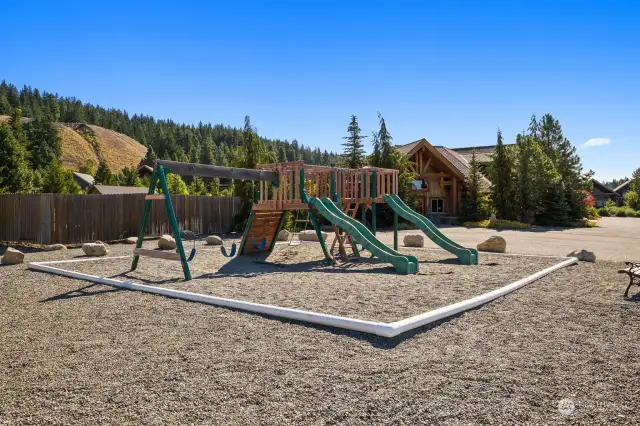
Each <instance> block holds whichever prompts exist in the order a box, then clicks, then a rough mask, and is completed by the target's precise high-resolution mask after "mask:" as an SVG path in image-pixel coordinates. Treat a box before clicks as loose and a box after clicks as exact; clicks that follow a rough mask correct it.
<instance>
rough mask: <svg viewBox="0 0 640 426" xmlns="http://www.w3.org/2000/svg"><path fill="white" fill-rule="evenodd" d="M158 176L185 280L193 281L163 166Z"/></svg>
mask: <svg viewBox="0 0 640 426" xmlns="http://www.w3.org/2000/svg"><path fill="white" fill-rule="evenodd" d="M167 171H168V170H167ZM158 174H159V176H158V177H159V179H160V189H162V193H163V194H164V195H165V197H164V205H165V207H166V208H167V214H168V215H169V223H170V224H171V230H172V231H173V235H174V237H175V239H176V245H177V246H178V254H180V262H181V263H182V271H183V272H184V279H185V280H187V281H189V280H191V271H190V270H189V262H187V255H186V254H185V253H184V247H183V246H182V237H181V236H180V228H179V227H178V220H177V219H176V213H175V212H174V211H173V204H172V203H171V194H169V188H168V187H167V179H166V176H165V171H164V168H163V167H162V165H161V164H158Z"/></svg>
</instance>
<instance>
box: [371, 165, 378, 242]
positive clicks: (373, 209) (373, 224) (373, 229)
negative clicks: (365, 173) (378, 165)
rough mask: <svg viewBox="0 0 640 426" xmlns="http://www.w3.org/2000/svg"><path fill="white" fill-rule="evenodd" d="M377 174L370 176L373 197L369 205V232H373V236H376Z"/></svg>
mask: <svg viewBox="0 0 640 426" xmlns="http://www.w3.org/2000/svg"><path fill="white" fill-rule="evenodd" d="M376 175H377V173H376V172H375V171H374V172H373V173H372V174H371V177H372V179H371V196H372V197H373V204H372V205H371V232H373V235H376V214H377V213H378V212H377V209H376V206H377V204H376V198H377V196H378V188H377V186H376V183H377V182H376V181H377V176H376Z"/></svg>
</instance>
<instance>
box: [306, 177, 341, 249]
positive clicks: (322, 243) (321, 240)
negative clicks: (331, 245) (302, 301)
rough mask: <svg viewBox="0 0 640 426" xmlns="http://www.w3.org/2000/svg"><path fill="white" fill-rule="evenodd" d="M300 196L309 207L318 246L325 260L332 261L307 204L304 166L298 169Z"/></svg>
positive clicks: (318, 226) (311, 209)
mask: <svg viewBox="0 0 640 426" xmlns="http://www.w3.org/2000/svg"><path fill="white" fill-rule="evenodd" d="M300 196H301V197H302V202H303V203H305V204H306V205H307V208H308V209H309V220H311V224H312V225H313V228H314V229H315V231H316V235H317V236H318V241H319V242H320V247H322V252H323V253H324V257H325V258H326V259H327V260H330V261H333V258H332V257H331V254H330V253H329V249H327V244H326V243H325V241H324V238H322V231H321V230H320V224H319V223H318V218H316V215H315V213H314V211H313V208H312V207H311V205H310V204H309V196H308V195H307V189H306V188H305V187H304V168H302V169H300Z"/></svg>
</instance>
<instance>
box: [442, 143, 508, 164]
mask: <svg viewBox="0 0 640 426" xmlns="http://www.w3.org/2000/svg"><path fill="white" fill-rule="evenodd" d="M504 145H505V146H513V145H515V144H511V143H506V144H504ZM451 149H452V150H453V151H455V152H457V153H459V154H460V155H462V156H463V157H464V158H466V159H467V161H471V156H472V155H473V152H474V151H475V153H476V161H478V162H480V163H489V162H491V155H492V154H493V153H494V151H495V150H496V145H483V146H468V147H463V148H451Z"/></svg>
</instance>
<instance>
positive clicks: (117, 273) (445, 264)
mask: <svg viewBox="0 0 640 426" xmlns="http://www.w3.org/2000/svg"><path fill="white" fill-rule="evenodd" d="M149 247H152V243H150V244H149ZM402 251H403V252H405V253H410V254H414V255H416V256H417V257H418V259H419V260H420V261H421V264H420V272H419V273H418V274H417V275H399V274H397V273H396V272H395V270H394V269H393V268H392V267H391V266H390V264H389V263H384V262H380V261H378V260H377V259H375V258H374V259H372V258H370V257H369V256H368V255H367V252H365V253H364V255H363V257H362V258H361V260H360V261H358V262H356V263H353V264H350V265H347V266H333V265H331V266H327V265H326V264H324V263H323V262H322V260H323V255H322V251H321V249H320V247H319V245H317V244H302V245H298V246H288V245H286V244H285V245H278V246H276V248H275V250H274V253H272V254H271V256H269V257H268V258H267V259H264V258H259V257H249V256H239V257H236V258H233V259H231V260H230V259H228V258H225V257H223V256H222V255H221V254H220V252H219V251H218V249H213V248H207V247H204V248H202V249H200V252H199V253H198V254H197V255H196V257H195V258H194V260H193V262H192V263H191V264H190V267H191V272H192V276H193V278H194V279H193V280H191V281H188V282H184V281H183V280H181V279H180V277H181V276H182V269H181V265H180V264H179V263H177V262H166V261H162V260H158V259H151V258H141V260H140V263H139V266H138V269H137V270H136V271H133V272H129V268H130V263H131V260H130V259H122V260H114V261H96V262H83V263H72V264H68V265H63V266H62V267H63V268H66V269H70V270H74V271H79V272H84V273H89V274H92V275H102V276H109V277H116V278H117V279H120V280H124V281H133V282H138V283H143V284H150V285H161V286H166V287H170V288H176V289H180V290H185V291H191V292H195V293H202V294H209V295H213V296H218V297H225V298H231V299H239V300H244V301H248V302H255V303H265V304H270V305H276V306H283V307H287V308H297V309H304V310H308V311H313V312H321V313H326V314H332V315H340V316H346V317H350V318H359V319H365V320H370V321H382V322H392V321H398V320H401V319H404V318H407V317H410V316H413V315H418V314H421V313H424V312H427V311H430V310H432V309H436V308H440V307H443V306H446V305H449V304H451V303H455V302H460V301H462V300H465V299H468V298H470V297H473V296H477V295H480V294H483V293H486V292H487V291H490V290H494V289H496V288H499V287H502V286H504V285H507V284H509V283H511V282H513V281H516V280H517V279H520V278H524V277H527V276H529V275H531V274H533V273H535V272H538V271H540V270H542V269H544V268H547V267H549V266H552V265H555V264H557V263H559V262H560V261H561V260H559V259H557V258H539V257H520V256H498V255H488V254H483V255H481V256H480V262H479V263H480V264H479V265H477V266H466V265H461V264H460V263H458V261H457V259H456V258H455V257H452V255H451V254H449V253H446V252H443V251H432V250H424V249H406V248H403V249H402ZM265 261H268V263H265Z"/></svg>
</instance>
